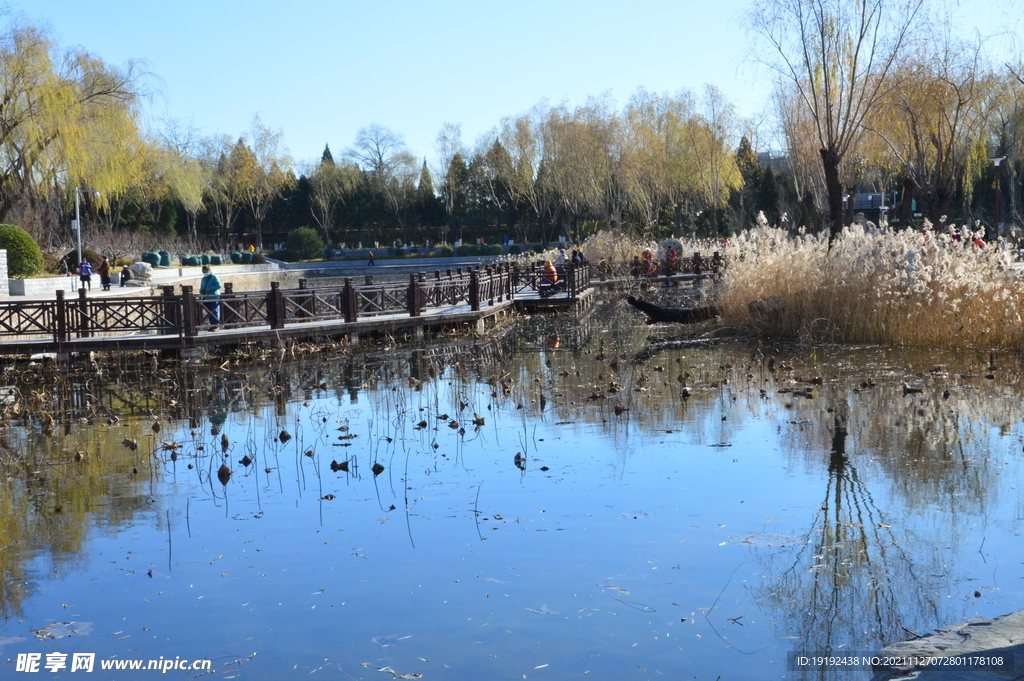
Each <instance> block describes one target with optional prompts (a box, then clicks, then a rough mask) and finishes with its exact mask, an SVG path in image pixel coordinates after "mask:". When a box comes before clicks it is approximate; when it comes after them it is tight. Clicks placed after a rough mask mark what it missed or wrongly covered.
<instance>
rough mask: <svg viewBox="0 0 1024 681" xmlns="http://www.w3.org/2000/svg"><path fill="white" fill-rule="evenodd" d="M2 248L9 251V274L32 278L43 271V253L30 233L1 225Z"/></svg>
mask: <svg viewBox="0 0 1024 681" xmlns="http://www.w3.org/2000/svg"><path fill="white" fill-rule="evenodd" d="M0 248H6V249H7V273H8V276H11V277H31V276H34V275H36V274H39V273H40V272H42V271H43V267H45V265H46V263H45V262H44V261H43V252H42V250H40V248H39V244H37V243H36V240H35V239H33V238H32V237H31V236H29V234H28V232H26V231H25V230H23V229H22V228H21V227H15V226H14V225H0Z"/></svg>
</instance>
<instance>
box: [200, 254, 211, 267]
mask: <svg viewBox="0 0 1024 681" xmlns="http://www.w3.org/2000/svg"><path fill="white" fill-rule="evenodd" d="M199 262H200V263H201V264H203V265H209V264H210V256H208V255H207V254H205V253H203V254H202V255H201V256H199Z"/></svg>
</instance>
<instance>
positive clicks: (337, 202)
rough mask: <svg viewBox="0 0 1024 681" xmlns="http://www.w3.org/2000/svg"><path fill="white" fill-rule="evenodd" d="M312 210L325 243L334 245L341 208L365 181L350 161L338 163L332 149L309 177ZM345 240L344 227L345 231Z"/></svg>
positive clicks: (325, 152) (310, 208)
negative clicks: (331, 153) (332, 232)
mask: <svg viewBox="0 0 1024 681" xmlns="http://www.w3.org/2000/svg"><path fill="white" fill-rule="evenodd" d="M308 179H309V210H310V213H312V214H313V219H314V220H316V224H317V225H318V226H319V227H320V231H321V232H323V235H324V243H326V244H330V243H332V241H333V240H332V239H331V230H332V229H333V228H334V223H335V219H336V217H337V213H338V207H339V206H342V205H344V204H345V202H346V201H347V200H348V198H349V197H350V196H351V195H352V193H353V192H355V190H356V188H357V187H358V186H359V183H360V182H361V181H362V173H361V172H360V170H359V168H358V167H357V166H356V165H354V164H352V163H349V162H347V161H342V162H341V163H335V162H334V159H333V158H332V157H330V149H325V150H324V156H323V158H321V160H320V163H319V164H317V167H316V169H315V170H314V171H313V172H312V173H310V175H309V178H308ZM342 235H343V240H344V226H343V228H342Z"/></svg>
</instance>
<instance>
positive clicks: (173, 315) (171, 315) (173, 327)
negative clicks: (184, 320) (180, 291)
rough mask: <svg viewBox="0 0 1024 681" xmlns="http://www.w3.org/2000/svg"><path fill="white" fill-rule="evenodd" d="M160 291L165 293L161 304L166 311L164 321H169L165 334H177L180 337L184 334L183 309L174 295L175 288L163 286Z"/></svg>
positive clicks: (165, 327)
mask: <svg viewBox="0 0 1024 681" xmlns="http://www.w3.org/2000/svg"><path fill="white" fill-rule="evenodd" d="M160 290H161V291H162V292H163V295H162V296H161V303H160V304H161V306H162V307H163V310H164V319H166V320H167V323H166V325H165V326H164V333H176V334H178V335H179V336H180V335H181V334H182V328H181V327H182V325H181V307H180V303H179V302H178V299H177V297H176V296H175V295H174V287H173V286H161V287H160Z"/></svg>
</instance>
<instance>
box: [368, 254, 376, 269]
mask: <svg viewBox="0 0 1024 681" xmlns="http://www.w3.org/2000/svg"><path fill="white" fill-rule="evenodd" d="M369 266H370V267H375V266H376V265H375V264H374V262H373V251H370V264H369Z"/></svg>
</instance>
